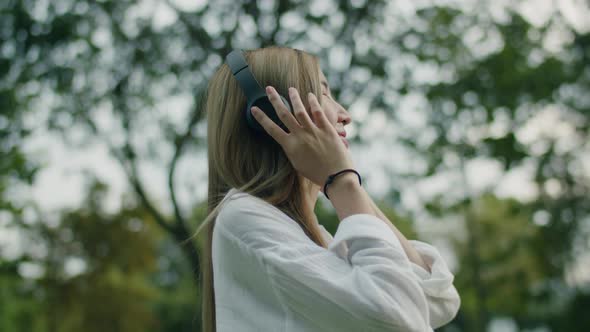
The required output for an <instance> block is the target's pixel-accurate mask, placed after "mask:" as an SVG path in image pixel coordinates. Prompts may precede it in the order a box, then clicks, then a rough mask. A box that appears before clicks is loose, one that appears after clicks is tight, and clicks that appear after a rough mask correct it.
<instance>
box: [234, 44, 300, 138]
mask: <svg viewBox="0 0 590 332" xmlns="http://www.w3.org/2000/svg"><path fill="white" fill-rule="evenodd" d="M225 62H226V63H227V65H228V66H229V68H230V70H231V72H232V74H233V76H234V77H235V78H236V80H237V81H238V84H239V85H240V87H241V88H242V91H244V94H245V95H246V98H247V102H246V103H247V105H246V112H245V113H246V121H247V123H248V126H250V127H251V128H253V129H255V130H257V131H259V132H265V130H264V128H262V126H261V125H260V123H258V121H257V120H256V119H254V117H253V116H252V113H251V111H250V108H251V107H252V106H254V105H256V106H258V108H260V109H261V110H262V111H263V112H264V113H265V114H266V115H267V116H268V117H269V118H271V119H272V120H273V121H274V122H275V123H276V124H277V125H279V126H280V127H281V128H283V130H285V131H287V132H289V130H288V129H287V127H286V126H285V125H284V124H283V123H282V122H281V120H280V119H279V117H278V115H277V113H276V110H275V109H274V107H273V106H272V104H271V102H270V101H269V100H268V97H267V95H266V91H265V90H264V89H263V88H262V86H260V84H259V83H258V81H257V80H256V78H255V77H254V75H253V74H252V71H251V70H250V67H249V66H248V62H247V61H246V58H245V57H244V53H243V52H242V50H233V51H231V52H230V53H229V54H228V55H227V56H226V57H225ZM280 97H281V99H282V101H283V103H284V104H285V106H286V107H287V109H288V110H289V112H292V111H291V106H290V105H289V102H288V101H287V99H285V97H283V96H280Z"/></svg>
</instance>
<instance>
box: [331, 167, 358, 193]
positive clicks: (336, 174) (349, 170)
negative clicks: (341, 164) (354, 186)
mask: <svg viewBox="0 0 590 332" xmlns="http://www.w3.org/2000/svg"><path fill="white" fill-rule="evenodd" d="M344 172H355V173H356V175H357V176H358V177H359V184H360V185H362V184H363V182H362V181H361V175H360V174H359V172H357V171H355V170H354V169H352V168H349V169H345V170H342V171H340V172H338V173H334V174H332V175H330V176H328V180H326V184H324V195H326V198H327V199H330V197H328V192H327V191H326V189H327V187H328V185H329V184H330V183H332V182H334V179H335V178H336V176H338V175H340V174H342V173H344Z"/></svg>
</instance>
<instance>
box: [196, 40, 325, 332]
mask: <svg viewBox="0 0 590 332" xmlns="http://www.w3.org/2000/svg"><path fill="white" fill-rule="evenodd" d="M244 56H245V58H246V61H247V62H248V64H249V66H250V68H251V70H252V73H253V74H254V76H255V77H256V80H257V81H258V82H259V83H260V85H261V86H262V87H263V88H264V87H265V86H267V85H272V86H273V87H274V88H275V89H276V90H277V91H278V92H279V93H280V94H281V95H283V96H285V98H287V99H289V98H288V88H289V87H291V86H292V87H295V88H296V89H297V90H298V91H299V92H300V95H301V96H303V97H302V100H303V103H304V105H305V106H306V108H307V109H308V108H309V105H308V102H307V98H305V97H304V96H306V95H307V93H308V92H312V93H314V94H315V95H316V96H321V85H320V75H319V70H320V69H319V61H318V59H317V57H316V56H314V55H310V54H308V53H305V52H303V51H301V50H297V49H292V48H287V47H279V46H271V47H266V48H261V49H257V50H252V51H245V52H244ZM245 108H246V97H245V95H244V93H243V92H242V90H241V88H240V86H239V85H238V82H237V81H236V79H235V78H234V77H233V75H232V73H231V72H230V69H229V67H228V66H227V64H225V63H224V64H222V65H221V66H220V67H219V68H218V69H217V71H216V72H215V74H214V75H213V76H212V78H211V80H210V81H209V84H208V87H207V91H206V100H205V112H206V114H207V121H208V123H207V126H208V127H207V141H208V142H207V145H208V163H209V165H208V167H209V176H208V178H209V183H208V186H209V188H208V199H207V217H206V218H205V220H204V221H203V222H202V223H201V225H200V226H199V227H198V228H197V231H196V232H195V234H194V236H197V235H198V234H199V232H200V231H201V229H203V228H204V227H206V239H205V243H204V245H203V248H202V250H201V252H202V254H201V262H202V263H201V269H200V271H201V274H200V282H201V299H202V302H201V310H202V330H203V331H204V332H214V331H215V294H214V289H213V280H214V279H213V262H212V258H211V253H212V252H211V251H212V250H211V244H212V238H213V228H214V226H215V217H216V216H217V214H218V212H219V210H220V207H221V204H220V203H221V200H222V199H223V197H224V196H225V195H226V193H227V192H228V191H229V190H230V189H231V188H236V189H237V190H239V191H241V192H246V193H249V194H250V195H253V196H256V197H259V198H261V199H263V200H265V201H266V202H268V203H270V204H272V205H274V206H275V207H277V208H278V209H280V210H281V211H283V212H284V213H285V214H287V215H288V216H289V217H291V218H292V219H293V220H295V221H296V222H297V223H298V224H299V225H300V226H301V228H302V229H303V230H304V232H305V234H307V236H308V237H309V238H310V239H311V240H312V241H313V242H315V243H316V244H317V245H319V246H322V247H324V248H326V247H327V244H326V243H325V241H324V239H323V237H322V233H321V231H320V228H319V227H318V225H317V221H316V218H315V215H314V212H313V211H306V208H305V205H304V201H303V195H302V193H303V192H304V191H308V190H309V188H310V186H311V185H312V183H311V182H309V181H308V180H306V179H305V178H303V177H301V176H299V175H298V173H297V172H296V171H295V169H294V168H293V166H292V164H291V162H290V161H289V159H288V158H287V156H286V155H285V153H284V151H283V149H282V147H281V146H280V145H279V144H278V143H277V142H276V141H274V139H272V138H271V137H270V136H267V137H265V136H263V135H254V133H253V131H252V129H250V128H249V127H248V125H247V123H246V118H245V114H244V111H245Z"/></svg>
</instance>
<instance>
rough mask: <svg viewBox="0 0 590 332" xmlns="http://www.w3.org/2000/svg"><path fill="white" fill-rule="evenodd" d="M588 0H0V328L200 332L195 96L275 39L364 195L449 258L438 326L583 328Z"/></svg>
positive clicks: (202, 122)
mask: <svg viewBox="0 0 590 332" xmlns="http://www.w3.org/2000/svg"><path fill="white" fill-rule="evenodd" d="M589 6H590V5H589V3H588V1H584V0H559V1H557V0H555V1H551V0H538V1H507V0H501V1H453V0H448V1H429V0H428V1H404V0H397V1H395V0H392V1H381V0H371V1H369V0H351V1H336V0H315V1H303V0H299V1H296V0H291V1H277V0H261V1H237V0H234V1H227V0H219V1H209V2H207V1H205V0H141V1H122V0H120V1H114V0H112V1H111V0H102V1H100V0H77V1H74V0H45V1H32V0H29V1H27V0H3V1H1V2H0V43H1V44H0V112H1V113H0V331H3V332H4V331H6V332H12V331H38V332H46V331H47V332H54V331H56V332H57V331H59V332H69V331H88V332H92V331H97V332H98V331H101V332H102V331H113V332H115V331H175V332H178V331H199V330H200V297H199V289H198V285H199V284H198V279H197V276H198V272H199V255H198V253H199V251H200V248H201V245H202V237H199V238H198V239H196V240H194V241H188V242H186V241H184V240H186V239H187V238H188V237H189V236H190V235H191V234H192V233H193V232H194V231H195V229H196V228H197V226H198V225H199V223H200V222H201V220H202V219H203V217H204V216H205V205H204V204H205V200H206V187H207V163H206V146H207V145H206V142H207V137H206V119H205V115H204V114H203V112H202V108H201V107H200V105H201V101H202V92H203V89H204V87H205V85H206V83H207V80H208V78H209V77H210V75H211V74H212V73H213V71H214V70H215V69H216V67H218V66H219V65H220V64H221V63H222V61H223V58H224V56H225V55H226V54H227V53H228V52H229V51H230V50H231V49H233V48H243V49H254V48H258V47H263V46H269V45H285V46H290V47H295V48H299V49H302V50H305V51H308V52H310V53H314V54H316V55H318V56H319V57H320V59H321V64H322V69H323V71H324V73H325V74H326V76H327V78H328V81H329V82H330V85H331V88H332V91H333V94H334V95H335V96H336V98H337V100H339V101H340V102H341V104H343V105H344V106H345V107H346V108H347V109H348V110H349V112H350V114H351V117H352V119H353V123H352V124H351V125H349V126H347V128H346V129H347V132H348V138H349V141H350V142H351V147H350V151H351V154H352V159H353V161H354V163H355V166H356V168H357V169H358V170H359V172H360V173H361V174H362V176H363V185H364V186H365V188H366V189H367V191H368V192H369V194H370V195H371V197H373V199H374V200H376V201H378V205H379V206H380V207H381V208H382V209H383V210H384V212H385V213H386V214H387V215H388V216H389V217H390V219H391V220H393V222H394V223H395V224H396V225H397V226H398V227H399V228H400V229H401V230H402V231H403V232H404V233H405V234H406V235H407V237H408V238H413V239H420V240H422V241H426V242H429V243H432V244H434V245H436V246H437V247H438V248H439V249H440V251H441V252H442V254H443V256H444V257H445V258H446V260H447V262H448V264H449V266H450V268H451V269H452V271H453V272H454V274H455V285H456V287H457V288H458V290H459V293H460V295H461V299H462V306H461V309H460V311H459V313H458V315H457V317H456V318H455V319H454V320H453V321H452V322H451V323H450V324H449V325H447V326H445V327H443V328H440V329H438V331H445V332H451V331H476V332H477V331H491V332H514V331H539V332H540V331H543V332H545V331H565V332H571V331H580V332H582V331H590V315H589V313H590V250H589V247H590V217H589V212H590V201H589V194H590V192H589V187H590V140H589V130H588V128H589V124H590V61H589V59H590V35H589V32H590V7H589ZM316 213H317V215H318V218H319V220H320V223H322V224H323V225H325V226H326V228H327V229H328V230H329V231H330V232H331V233H332V234H334V232H335V230H336V227H337V222H338V219H337V217H336V214H335V211H334V210H333V208H332V206H331V205H330V203H329V201H327V200H326V199H325V197H324V196H323V195H320V199H319V201H318V204H317V207H316Z"/></svg>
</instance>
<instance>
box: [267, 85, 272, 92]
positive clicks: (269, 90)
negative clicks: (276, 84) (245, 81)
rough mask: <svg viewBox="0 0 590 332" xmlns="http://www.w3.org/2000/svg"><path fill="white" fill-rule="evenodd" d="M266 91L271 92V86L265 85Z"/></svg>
mask: <svg viewBox="0 0 590 332" xmlns="http://www.w3.org/2000/svg"><path fill="white" fill-rule="evenodd" d="M266 92H268V93H271V92H272V86H270V85H268V86H267V87H266Z"/></svg>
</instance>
